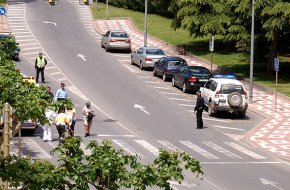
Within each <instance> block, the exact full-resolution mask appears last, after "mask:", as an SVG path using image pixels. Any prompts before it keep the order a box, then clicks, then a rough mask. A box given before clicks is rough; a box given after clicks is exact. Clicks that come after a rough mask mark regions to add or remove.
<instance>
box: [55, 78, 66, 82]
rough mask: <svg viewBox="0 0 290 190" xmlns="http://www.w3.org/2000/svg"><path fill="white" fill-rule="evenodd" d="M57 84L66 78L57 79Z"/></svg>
mask: <svg viewBox="0 0 290 190" xmlns="http://www.w3.org/2000/svg"><path fill="white" fill-rule="evenodd" d="M57 80H58V81H59V82H61V81H65V80H67V79H66V78H59V79H57Z"/></svg>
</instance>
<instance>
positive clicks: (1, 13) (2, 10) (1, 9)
mask: <svg viewBox="0 0 290 190" xmlns="http://www.w3.org/2000/svg"><path fill="white" fill-rule="evenodd" d="M5 14H6V9H5V8H4V7H0V15H1V16H2V15H5Z"/></svg>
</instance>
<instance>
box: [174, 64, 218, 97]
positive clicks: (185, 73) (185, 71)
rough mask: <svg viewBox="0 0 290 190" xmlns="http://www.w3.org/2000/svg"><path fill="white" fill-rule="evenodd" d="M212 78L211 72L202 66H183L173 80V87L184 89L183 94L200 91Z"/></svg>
mask: <svg viewBox="0 0 290 190" xmlns="http://www.w3.org/2000/svg"><path fill="white" fill-rule="evenodd" d="M211 77H212V75H211V72H210V71H209V70H208V69H207V68H206V67H202V66H182V67H179V68H178V70H177V72H176V73H175V74H174V76H173V78H172V86H177V87H180V88H182V91H183V92H188V91H196V90H199V88H200V87H201V86H204V84H205V83H206V82H207V81H208V80H209V79H210V78H211Z"/></svg>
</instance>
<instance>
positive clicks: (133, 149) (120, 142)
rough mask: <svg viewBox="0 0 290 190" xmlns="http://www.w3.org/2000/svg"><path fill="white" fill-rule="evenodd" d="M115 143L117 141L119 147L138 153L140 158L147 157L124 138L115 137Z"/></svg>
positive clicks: (133, 153)
mask: <svg viewBox="0 0 290 190" xmlns="http://www.w3.org/2000/svg"><path fill="white" fill-rule="evenodd" d="M113 142H114V143H116V144H117V145H118V146H119V147H121V148H122V149H123V150H125V151H127V152H128V153H129V154H131V155H138V156H139V157H140V158H146V157H145V156H144V155H143V154H142V153H140V152H138V151H136V149H135V148H134V147H132V146H130V145H129V144H128V143H126V142H125V141H123V140H118V139H115V140H113Z"/></svg>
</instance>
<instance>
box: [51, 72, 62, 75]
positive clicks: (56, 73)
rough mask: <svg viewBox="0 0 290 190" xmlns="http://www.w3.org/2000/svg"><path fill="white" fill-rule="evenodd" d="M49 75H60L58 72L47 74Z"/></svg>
mask: <svg viewBox="0 0 290 190" xmlns="http://www.w3.org/2000/svg"><path fill="white" fill-rule="evenodd" d="M49 74H50V75H60V74H61V73H60V72H54V73H49Z"/></svg>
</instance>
